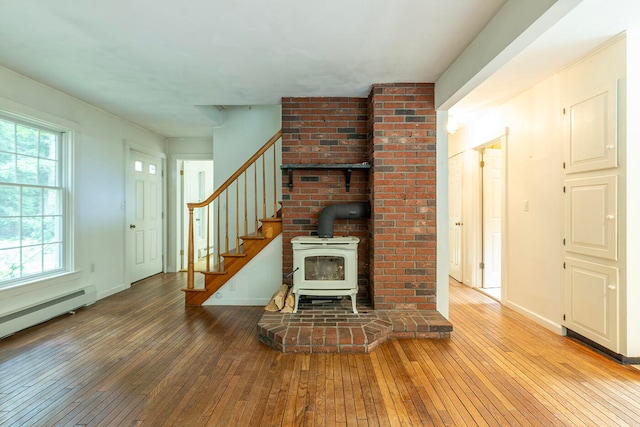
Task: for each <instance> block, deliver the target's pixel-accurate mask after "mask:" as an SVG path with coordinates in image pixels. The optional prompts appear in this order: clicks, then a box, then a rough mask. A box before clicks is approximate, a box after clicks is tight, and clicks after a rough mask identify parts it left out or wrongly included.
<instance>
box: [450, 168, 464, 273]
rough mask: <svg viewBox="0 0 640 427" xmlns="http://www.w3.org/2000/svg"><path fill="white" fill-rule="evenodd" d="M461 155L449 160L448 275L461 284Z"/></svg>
mask: <svg viewBox="0 0 640 427" xmlns="http://www.w3.org/2000/svg"><path fill="white" fill-rule="evenodd" d="M461 254H462V155H457V156H454V157H452V158H450V159H449V275H450V276H451V277H453V278H454V279H456V280H457V281H459V282H462V262H461Z"/></svg>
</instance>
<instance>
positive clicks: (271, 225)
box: [183, 217, 282, 305]
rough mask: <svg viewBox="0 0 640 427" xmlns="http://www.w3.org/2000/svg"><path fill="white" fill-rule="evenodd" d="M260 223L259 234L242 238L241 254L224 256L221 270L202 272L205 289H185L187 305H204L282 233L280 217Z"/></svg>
mask: <svg viewBox="0 0 640 427" xmlns="http://www.w3.org/2000/svg"><path fill="white" fill-rule="evenodd" d="M260 221H261V222H262V227H260V229H259V233H258V234H255V235H248V236H241V237H240V239H241V240H242V245H241V246H240V251H239V252H236V251H233V252H227V253H223V254H222V268H221V269H218V268H216V269H214V270H212V271H202V272H201V273H202V274H203V275H204V288H196V287H194V288H193V289H189V288H185V289H183V291H184V292H185V305H202V303H204V302H205V301H206V300H207V299H209V297H210V296H211V295H213V294H215V293H216V292H217V291H218V289H220V288H221V287H222V286H224V284H225V283H227V281H229V279H231V278H232V277H233V276H234V275H235V274H236V273H237V272H238V271H240V270H241V269H242V267H244V266H245V265H247V264H248V263H249V262H250V261H251V260H252V259H253V258H254V257H255V256H256V255H258V254H259V253H260V251H261V250H263V249H264V248H266V247H267V245H269V243H271V241H272V240H273V239H275V238H276V237H277V236H278V235H279V234H280V233H281V232H282V219H281V218H280V217H276V218H265V219H262V220H260Z"/></svg>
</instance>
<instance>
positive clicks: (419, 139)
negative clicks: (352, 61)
mask: <svg viewBox="0 0 640 427" xmlns="http://www.w3.org/2000/svg"><path fill="white" fill-rule="evenodd" d="M433 89H434V85H433V84H381V85H374V86H373V89H372V91H371V94H370V96H369V98H368V99H365V98H283V99H282V131H283V136H282V164H315V163H320V164H322V163H362V162H369V163H370V164H371V166H372V167H371V170H370V171H369V172H366V171H357V170H354V171H353V173H352V177H351V190H350V192H346V190H345V174H344V172H343V171H339V170H295V171H294V172H293V178H294V182H293V189H292V191H289V189H288V187H287V183H288V176H287V175H286V174H285V175H283V190H282V193H283V203H282V217H283V223H282V226H283V257H284V262H283V264H284V265H283V271H284V273H285V274H287V273H289V272H290V271H291V269H292V266H293V253H292V248H291V239H292V238H293V237H295V236H300V235H306V236H308V235H311V233H312V232H315V231H316V230H317V224H318V215H319V213H320V211H321V210H322V209H323V208H324V207H325V206H327V205H329V204H333V203H345V202H356V201H357V202H359V201H367V200H368V201H370V203H371V208H372V213H371V219H370V220H364V219H357V220H336V223H335V235H337V236H340V235H352V236H357V237H359V238H360V240H361V243H360V245H359V248H358V260H359V267H358V273H359V276H360V279H361V280H360V285H361V286H360V291H359V294H360V296H367V297H369V298H371V299H372V301H373V303H374V307H375V308H376V309H398V310H412V309H418V310H435V302H436V204H435V203H436V177H435V174H436V163H435V154H436V151H435V150H436V136H435V132H436V115H435V110H434V92H433ZM367 279H368V280H367ZM367 281H368V282H369V283H370V284H371V286H370V287H369V286H368V284H367Z"/></svg>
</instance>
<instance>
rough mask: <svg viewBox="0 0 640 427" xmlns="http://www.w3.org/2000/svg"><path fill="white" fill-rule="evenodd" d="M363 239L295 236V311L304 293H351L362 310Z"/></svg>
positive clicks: (354, 308)
mask: <svg viewBox="0 0 640 427" xmlns="http://www.w3.org/2000/svg"><path fill="white" fill-rule="evenodd" d="M359 242H360V239H359V238H357V237H328V238H327V237H314V236H298V237H294V238H293V239H291V243H292V245H293V289H292V292H293V294H294V296H295V306H294V309H293V312H294V313H297V312H298V301H299V299H300V295H311V296H341V295H349V296H350V297H351V307H352V309H353V312H354V313H357V312H358V310H357V309H356V295H357V293H358V243H359Z"/></svg>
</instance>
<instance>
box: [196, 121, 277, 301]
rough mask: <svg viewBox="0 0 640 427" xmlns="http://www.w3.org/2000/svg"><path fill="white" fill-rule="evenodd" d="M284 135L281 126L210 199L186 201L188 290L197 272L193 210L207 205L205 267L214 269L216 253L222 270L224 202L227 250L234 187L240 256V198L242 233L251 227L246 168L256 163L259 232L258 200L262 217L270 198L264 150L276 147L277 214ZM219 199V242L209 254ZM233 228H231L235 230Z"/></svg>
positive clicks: (256, 205) (236, 231)
mask: <svg viewBox="0 0 640 427" xmlns="http://www.w3.org/2000/svg"><path fill="white" fill-rule="evenodd" d="M281 137H282V129H280V130H279V131H278V132H276V133H275V134H274V135H273V136H272V137H271V138H270V139H269V140H268V141H267V142H266V143H265V144H264V145H263V146H262V147H261V148H260V149H259V150H258V151H256V152H255V154H253V156H251V158H249V160H247V161H246V162H244V164H243V165H242V166H240V168H238V170H237V171H236V172H234V174H233V175H231V176H230V177H229V179H227V180H226V181H225V182H224V183H223V184H222V185H221V186H220V187H218V188H217V189H216V190H215V191H214V192H213V193H212V194H211V195H210V196H209V197H208V198H207V199H205V200H203V201H201V202H197V203H187V209H188V211H189V228H188V230H189V231H188V233H189V242H188V255H187V258H188V259H187V289H194V282H195V279H194V274H195V265H194V260H195V242H194V239H195V236H194V224H193V211H194V209H200V208H205V207H206V208H207V215H206V218H207V223H206V227H207V229H206V245H207V247H206V250H205V251H204V252H205V255H206V257H207V259H206V269H207V271H211V266H210V260H209V258H210V256H212V255H213V256H214V259H216V266H215V268H216V269H217V271H222V260H223V257H222V253H221V248H220V243H221V242H220V240H221V230H220V228H221V225H220V218H221V207H220V206H221V204H223V203H224V206H225V207H224V208H223V209H224V211H223V213H224V219H225V224H224V232H223V233H222V234H224V236H223V237H224V251H225V253H228V252H229V250H230V249H229V234H230V230H229V215H230V213H229V209H230V206H229V190H230V189H231V190H232V191H233V190H234V189H235V193H236V194H235V206H234V207H232V209H235V212H233V213H232V215H233V217H234V218H235V227H234V228H235V236H234V237H235V239H234V240H235V252H236V254H237V255H240V236H239V234H240V224H239V221H240V220H241V217H240V212H239V210H240V201H241V200H242V202H243V203H242V209H243V210H244V212H243V215H242V219H243V220H244V226H243V232H244V233H245V234H247V227H248V222H247V204H248V202H247V170H248V169H249V168H250V167H251V166H254V200H253V202H254V206H255V230H256V232H257V230H258V215H259V213H258V210H259V209H258V206H259V203H260V202H261V205H262V215H263V218H264V217H265V216H266V214H267V207H266V200H267V199H266V197H267V186H266V175H265V168H266V164H265V158H264V155H265V153H266V152H267V151H268V150H269V149H271V148H273V189H271V188H270V189H269V191H273V200H274V212H273V214H274V216H275V215H276V207H277V206H276V198H277V191H278V188H279V186H278V183H277V182H276V178H277V177H276V169H277V166H276V161H277V156H276V146H275V144H276V142H277V141H278V140H279V139H280V138H281ZM260 159H262V162H261V166H262V183H261V184H262V200H261V201H260V202H259V201H258V200H257V197H258V181H257V173H256V172H257V167H258V161H259V160H260ZM241 177H244V182H243V187H244V188H243V190H244V197H243V199H240V197H239V191H240V190H239V180H240V178H241ZM221 196H223V197H224V200H220V197H221ZM216 201H217V207H216V206H214V208H215V209H216V211H217V219H216V220H214V222H217V225H216V230H217V232H216V242H217V245H216V247H215V250H214V251H213V254H210V253H209V248H210V228H211V227H212V226H214V225H212V224H211V223H210V218H211V217H210V209H211V205H212V204H213V203H216ZM204 226H205V225H204V224H201V227H204ZM232 232H233V231H231V233H232Z"/></svg>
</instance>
